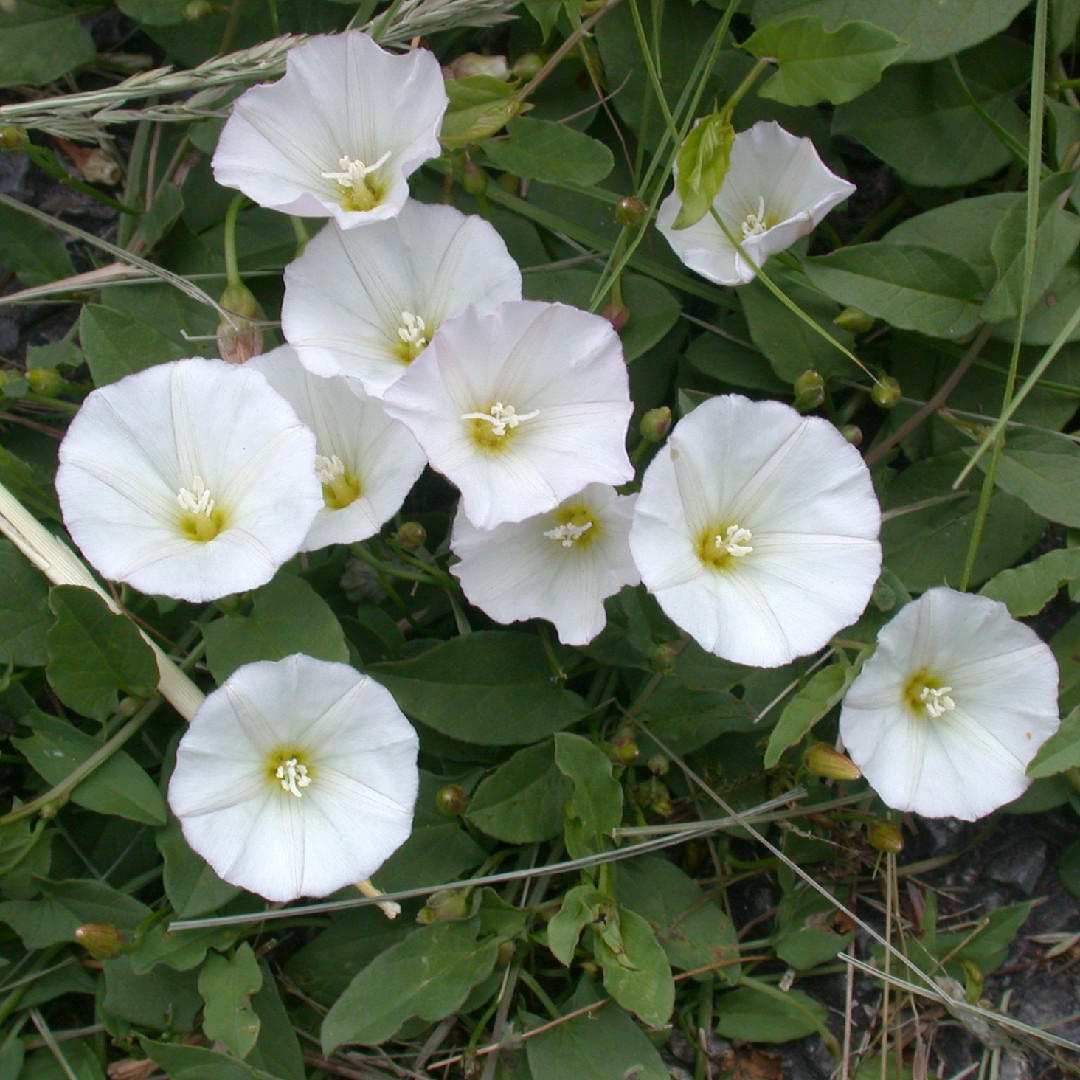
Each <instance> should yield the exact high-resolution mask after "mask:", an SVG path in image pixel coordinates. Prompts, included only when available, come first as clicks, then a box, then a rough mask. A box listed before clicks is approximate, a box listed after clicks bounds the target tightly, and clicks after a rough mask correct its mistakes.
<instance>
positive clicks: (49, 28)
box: [0, 0, 96, 87]
mask: <svg viewBox="0 0 1080 1080" xmlns="http://www.w3.org/2000/svg"><path fill="white" fill-rule="evenodd" d="M95 55H96V53H95V49H94V42H93V41H92V40H91V38H90V34H89V32H88V31H87V29H86V28H85V27H84V26H83V25H82V23H81V22H80V21H79V15H78V12H77V11H74V10H73V9H72V8H70V7H69V6H68V5H67V4H62V3H58V2H50V0H32V2H30V0H19V3H17V4H6V5H4V7H2V8H0V87H5V86H22V85H24V84H29V85H31V86H36V85H39V84H41V83H47V82H51V81H52V80H53V79H58V78H59V77H60V76H61V75H66V74H67V73H68V72H69V71H71V70H72V69H73V68H77V67H79V66H80V65H81V64H89V63H90V62H91V61H92V60H93V59H94V56H95Z"/></svg>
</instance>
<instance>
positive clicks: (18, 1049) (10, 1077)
mask: <svg viewBox="0 0 1080 1080" xmlns="http://www.w3.org/2000/svg"><path fill="white" fill-rule="evenodd" d="M25 1060H26V1051H25V1050H24V1049H23V1042H22V1039H20V1038H19V1037H18V1036H17V1035H16V1034H15V1033H14V1032H12V1033H11V1034H10V1035H8V1036H7V1038H6V1039H4V1041H3V1042H0V1080H19V1077H24V1078H25V1076H26V1074H25V1073H24V1072H23V1063H24V1062H25Z"/></svg>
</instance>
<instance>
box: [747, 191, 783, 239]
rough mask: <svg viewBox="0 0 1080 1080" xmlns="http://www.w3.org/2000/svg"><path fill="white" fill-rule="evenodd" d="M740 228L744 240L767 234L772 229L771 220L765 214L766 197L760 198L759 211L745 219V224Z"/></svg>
mask: <svg viewBox="0 0 1080 1080" xmlns="http://www.w3.org/2000/svg"><path fill="white" fill-rule="evenodd" d="M774 224H775V223H774ZM739 228H740V230H741V231H742V238H743V239H744V240H749V239H750V237H751V236H761V234H762V233H766V232H768V231H769V229H770V228H772V225H770V224H769V219H768V217H767V216H766V214H765V196H764V195H759V196H758V202H757V209H756V210H751V211H750V213H748V214H747V215H746V217H745V218H743V222H742V224H741V225H740V226H739Z"/></svg>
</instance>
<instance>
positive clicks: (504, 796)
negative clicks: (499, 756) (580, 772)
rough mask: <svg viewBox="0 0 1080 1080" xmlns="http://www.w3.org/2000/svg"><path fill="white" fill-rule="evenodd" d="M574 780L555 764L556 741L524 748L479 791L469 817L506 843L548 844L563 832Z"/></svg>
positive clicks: (470, 802)
mask: <svg viewBox="0 0 1080 1080" xmlns="http://www.w3.org/2000/svg"><path fill="white" fill-rule="evenodd" d="M570 791H571V784H570V781H569V780H567V779H566V777H564V776H563V774H562V773H561V772H560V771H559V770H558V768H556V766H555V746H554V743H552V742H550V741H547V740H545V741H544V742H542V743H537V745H536V746H526V747H525V748H524V749H523V750H519V751H518V752H517V753H516V754H514V756H513V757H512V758H510V760H509V761H507V762H506V763H505V764H503V765H500V766H499V767H498V768H497V769H496V770H495V772H493V773H492V774H491V776H489V777H488V778H487V779H486V780H484V781H483V783H481V784H480V786H479V787H477V789H476V791H475V793H474V794H473V796H472V798H471V799H470V800H469V809H468V811H467V812H466V818H467V819H468V821H469V823H470V824H471V825H474V826H475V827H476V828H478V829H480V830H481V831H482V832H485V833H487V834H488V835H489V836H494V837H495V838H496V839H497V840H504V841H505V842H506V843H508V844H529V843H536V842H539V841H541V840H550V839H551V838H552V837H554V836H558V835H559V833H560V832H562V828H563V818H564V809H563V808H564V807H565V805H566V800H567V798H568V797H569V795H570Z"/></svg>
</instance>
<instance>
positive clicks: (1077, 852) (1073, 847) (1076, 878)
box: [1058, 840, 1080, 897]
mask: <svg viewBox="0 0 1080 1080" xmlns="http://www.w3.org/2000/svg"><path fill="white" fill-rule="evenodd" d="M1058 876H1059V877H1060V878H1061V884H1062V885H1064V886H1065V888H1066V889H1068V890H1069V892H1071V893H1072V894H1073V896H1076V897H1080V840H1074V841H1073V842H1072V843H1071V844H1070V845H1069V846H1068V847H1067V848H1066V849H1065V850H1064V851H1063V852H1062V853H1061V855H1060V856H1058Z"/></svg>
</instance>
